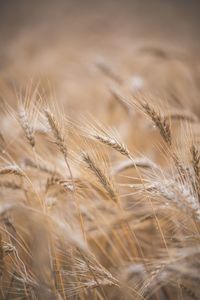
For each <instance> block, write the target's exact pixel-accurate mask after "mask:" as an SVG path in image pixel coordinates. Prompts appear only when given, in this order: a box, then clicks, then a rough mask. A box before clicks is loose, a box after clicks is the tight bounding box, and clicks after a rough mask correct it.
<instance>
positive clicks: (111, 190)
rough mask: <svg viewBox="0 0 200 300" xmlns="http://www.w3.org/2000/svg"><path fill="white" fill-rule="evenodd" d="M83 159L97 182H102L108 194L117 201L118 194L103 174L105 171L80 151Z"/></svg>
mask: <svg viewBox="0 0 200 300" xmlns="http://www.w3.org/2000/svg"><path fill="white" fill-rule="evenodd" d="M82 158H83V161H84V162H85V163H86V164H87V166H88V168H89V169H90V170H91V171H92V172H93V174H94V175H95V176H96V177H97V178H98V180H99V182H100V183H101V184H102V186H103V187H104V189H105V190H106V191H107V193H108V195H109V196H110V198H111V199H112V200H113V201H114V202H118V196H117V193H116V191H115V190H114V188H113V185H112V183H111V181H110V179H109V178H108V177H107V176H106V175H105V173H104V172H103V171H102V170H101V169H100V168H99V166H97V164H96V163H95V162H94V161H93V160H92V159H91V158H90V156H89V155H88V154H87V153H82Z"/></svg>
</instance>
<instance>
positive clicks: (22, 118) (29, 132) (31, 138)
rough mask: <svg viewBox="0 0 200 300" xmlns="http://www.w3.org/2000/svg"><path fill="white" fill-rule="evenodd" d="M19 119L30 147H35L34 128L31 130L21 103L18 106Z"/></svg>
mask: <svg viewBox="0 0 200 300" xmlns="http://www.w3.org/2000/svg"><path fill="white" fill-rule="evenodd" d="M19 121H20V124H21V127H22V128H23V130H24V132H25V135H26V138H27V140H28V141H29V143H30V145H31V147H35V137H34V130H33V127H32V126H31V125H30V123H29V118H28V115H27V113H26V110H25V108H24V106H23V105H22V104H21V105H20V106H19Z"/></svg>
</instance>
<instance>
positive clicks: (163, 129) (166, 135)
mask: <svg viewBox="0 0 200 300" xmlns="http://www.w3.org/2000/svg"><path fill="white" fill-rule="evenodd" d="M141 106H142V108H143V109H144V111H145V112H146V113H147V115H148V116H149V117H150V118H151V120H152V121H153V123H154V124H155V126H156V127H157V128H158V129H159V131H160V135H161V136H162V138H163V139H164V141H165V142H166V143H167V144H168V145H169V146H171V143H172V136H171V129H170V126H169V123H168V121H167V119H166V118H163V117H161V115H160V113H157V112H156V111H155V109H154V108H153V107H151V106H150V105H149V104H148V103H147V102H143V103H141Z"/></svg>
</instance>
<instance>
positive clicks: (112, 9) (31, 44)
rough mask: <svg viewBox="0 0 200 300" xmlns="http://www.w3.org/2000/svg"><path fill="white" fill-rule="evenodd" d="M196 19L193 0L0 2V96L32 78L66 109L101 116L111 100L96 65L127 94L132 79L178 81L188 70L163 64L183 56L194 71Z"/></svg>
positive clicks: (198, 30) (196, 6)
mask: <svg viewBox="0 0 200 300" xmlns="http://www.w3.org/2000/svg"><path fill="white" fill-rule="evenodd" d="M199 12H200V2H199V1H198V0H197V1H194V0H190V1H189V0H185V1H183V0H179V1H175V0H168V1H164V0H163V1H162V0H151V1H146V0H132V1H131V0H123V1H111V0H110V1H105V0H102V1H92V0H91V1H90V0H86V1H81V0H66V1H64V0H57V1H53V0H42V1H41V0H40V1H39V0H34V1H22V0H18V1H14V0H13V1H10V0H4V1H2V0H1V2H0V79H1V84H3V85H4V88H3V89H2V90H4V94H5V84H6V85H11V86H14V89H16V88H17V87H18V86H22V85H25V84H27V82H28V81H29V80H30V79H33V80H35V81H40V82H41V83H42V85H43V87H44V88H45V87H46V89H47V90H48V91H49V93H50V94H52V93H54V94H55V95H54V96H55V97H56V98H57V99H58V101H60V100H61V101H63V102H64V103H65V105H66V106H67V108H68V110H70V111H73V110H75V111H76V112H77V110H80V111H83V110H89V111H92V112H95V113H97V112H98V113H99V114H101V112H102V109H104V106H105V105H106V104H107V98H108V97H109V94H108V88H107V81H106V80H104V76H102V74H101V72H99V70H98V68H96V63H97V62H99V61H101V62H102V61H103V62H104V63H106V64H108V65H109V66H111V68H112V69H113V70H114V72H115V73H116V74H117V76H118V77H119V78H123V83H125V84H124V86H125V89H126V88H127V86H128V88H130V86H131V84H132V82H133V83H134V82H135V81H136V85H137V83H138V80H137V79H138V76H142V78H143V79H144V80H146V81H147V82H149V85H151V86H152V87H153V88H157V87H158V86H160V85H163V84H165V82H166V76H167V78H171V77H173V74H174V73H176V76H177V74H178V75H179V74H180V73H181V80H182V77H183V73H184V76H186V77H187V74H186V73H187V71H186V70H185V69H184V68H183V67H182V66H180V64H179V65H178V67H177V62H176V66H175V71H174V65H173V66H172V67H173V68H171V65H169V63H168V62H167V64H165V61H164V60H163V59H161V58H162V56H163V55H164V56H165V53H173V57H176V56H179V57H185V56H187V58H189V59H190V60H191V59H192V60H193V61H194V62H195V63H194V64H195V67H196V66H197V67H198V68H199V63H198V60H199V48H200V42H199V36H200V26H199V25H200V19H199ZM156 51H157V52H156ZM159 51H161V53H160V52H159ZM162 51H164V52H163V53H164V54H163V53H162ZM167 55H168V54H167ZM166 65H167V67H166ZM177 69H178V71H177ZM171 70H172V71H171ZM134 76H136V80H135V81H134V78H135V77H134ZM132 78H133V80H132ZM139 81H140V79H139ZM139 85H140V82H139ZM3 96H4V97H5V98H6V100H7V101H9V98H10V97H9V96H8V95H3Z"/></svg>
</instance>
